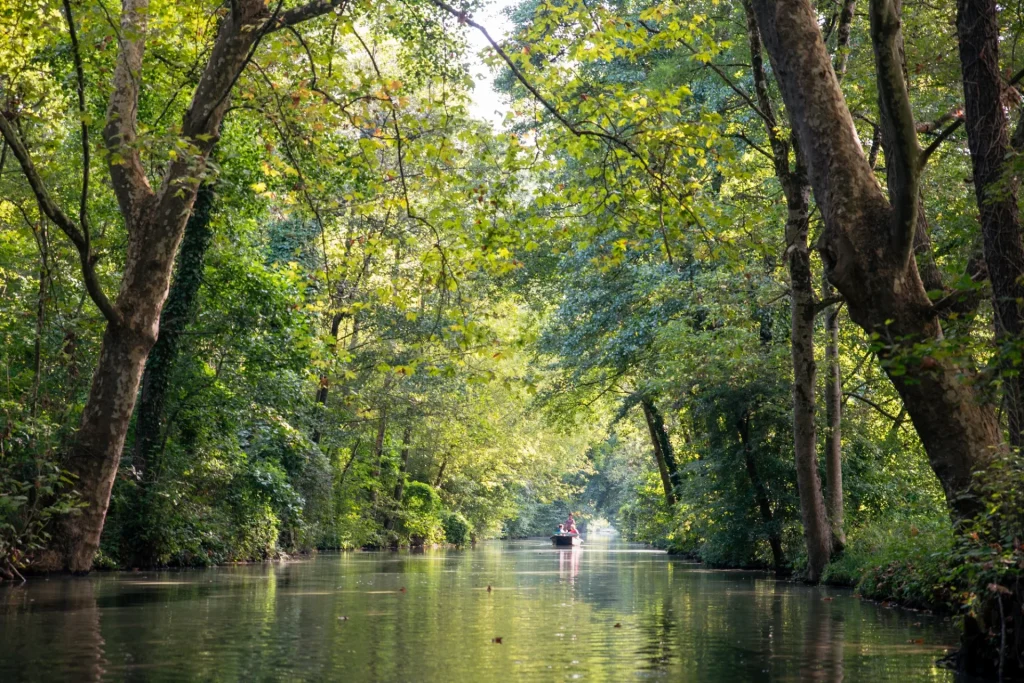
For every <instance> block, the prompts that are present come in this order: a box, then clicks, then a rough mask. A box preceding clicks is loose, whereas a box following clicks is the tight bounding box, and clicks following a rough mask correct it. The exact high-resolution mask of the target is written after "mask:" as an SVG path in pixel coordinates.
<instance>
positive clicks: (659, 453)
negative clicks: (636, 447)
mask: <svg viewBox="0 0 1024 683" xmlns="http://www.w3.org/2000/svg"><path fill="white" fill-rule="evenodd" d="M640 405H641V407H642V408H643V411H644V420H645V421H646V422H647V430H648V431H649V432H650V435H651V445H652V446H653V447H654V459H655V460H656V461H657V463H658V472H659V473H660V474H661V484H662V486H663V487H664V489H665V502H666V503H667V504H668V506H669V507H672V506H673V505H675V504H676V502H677V500H678V499H677V498H676V489H675V484H674V482H673V481H672V479H673V477H672V469H674V467H673V468H672V469H670V468H669V464H668V463H669V458H671V457H672V456H671V453H669V454H668V457H666V452H665V444H666V443H667V442H668V435H667V434H665V423H664V421H663V420H662V419H661V415H660V413H658V412H657V411H658V409H657V408H655V407H654V402H653V401H652V400H651V399H649V398H644V399H643V400H642V401H641V402H640ZM670 448H671V446H670ZM672 464H673V465H675V461H674V459H673V461H672Z"/></svg>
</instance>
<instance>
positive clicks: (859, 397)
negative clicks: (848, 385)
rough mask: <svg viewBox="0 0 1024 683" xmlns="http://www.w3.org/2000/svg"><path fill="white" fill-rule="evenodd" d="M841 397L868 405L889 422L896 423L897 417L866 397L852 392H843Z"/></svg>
mask: <svg viewBox="0 0 1024 683" xmlns="http://www.w3.org/2000/svg"><path fill="white" fill-rule="evenodd" d="M843 396H846V397H847V398H855V399H857V400H858V401H860V402H861V403H863V404H865V405H868V406H871V407H872V408H874V409H875V410H877V411H878V412H879V413H881V414H882V415H884V416H886V417H887V418H889V419H890V420H892V421H893V422H896V420H897V417H896V416H895V415H893V414H892V413H890V412H889V411H888V410H886V409H885V408H883V407H882V406H880V405H878V404H877V403H875V402H874V401H872V400H871V399H869V398H867V397H866V396H862V395H861V394H856V393H854V392H852V391H844V392H843Z"/></svg>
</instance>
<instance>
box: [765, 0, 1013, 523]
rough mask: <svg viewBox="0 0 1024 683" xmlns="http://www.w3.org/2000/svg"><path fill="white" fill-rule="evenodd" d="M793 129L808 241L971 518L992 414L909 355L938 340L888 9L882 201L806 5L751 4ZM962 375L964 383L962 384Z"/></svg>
mask: <svg viewBox="0 0 1024 683" xmlns="http://www.w3.org/2000/svg"><path fill="white" fill-rule="evenodd" d="M753 5H754V10H755V14H756V16H757V24H758V27H759V28H760V32H761V36H762V37H763V39H764V42H765V46H766V48H767V50H768V53H769V56H770V57H771V60H772V65H773V67H774V73H775V75H776V79H777V81H778V83H779V88H780V90H781V91H782V95H783V99H784V101H785V103H786V110H787V111H788V112H789V115H790V118H791V121H792V126H793V129H794V131H795V132H796V135H797V138H798V140H799V142H800V149H801V152H802V153H803V154H804V155H805V157H806V159H807V164H808V170H809V177H810V180H811V186H812V188H813V190H814V197H815V200H816V202H817V205H818V207H819V208H820V210H821V215H822V217H823V219H824V224H825V229H824V231H823V233H822V236H821V239H820V240H819V242H818V247H819V250H820V252H821V254H822V260H823V261H824V263H825V268H826V273H827V275H828V278H829V281H830V282H832V284H833V285H835V287H836V288H837V289H838V290H839V292H840V293H841V294H842V295H843V297H844V298H845V299H846V302H847V305H848V307H849V311H850V317H851V319H852V320H853V321H854V322H855V323H857V324H858V325H860V326H861V327H862V328H863V329H864V330H865V331H866V332H867V333H868V334H871V335H877V339H878V341H879V345H880V348H879V351H878V353H879V356H880V358H881V359H882V361H883V367H884V368H885V369H886V372H887V373H888V374H889V377H890V379H891V380H892V382H893V385H894V386H895V388H896V390H897V391H898V392H899V394H900V396H901V397H902V398H903V400H904V402H905V404H906V406H907V410H908V412H909V413H910V416H911V419H912V420H913V422H914V426H915V427H916V429H917V432H918V434H919V435H920V436H921V441H922V443H923V444H924V447H925V450H926V452H927V453H928V458H929V461H930V463H931V466H932V469H933V470H934V471H935V474H936V475H937V477H938V478H939V481H940V482H941V483H942V486H943V490H944V491H945V494H946V499H947V501H948V503H949V505H950V507H951V509H952V510H954V511H955V513H956V514H957V515H961V516H965V515H966V516H969V515H972V514H974V513H975V512H976V511H977V510H978V509H979V508H978V502H977V499H976V498H972V497H971V496H969V495H964V494H968V493H969V492H970V491H971V487H972V483H973V473H974V471H976V470H978V469H983V468H985V467H986V466H987V465H988V464H989V463H990V462H991V461H992V459H993V458H995V457H996V456H997V454H998V453H999V452H1001V445H1000V444H1001V439H1000V434H999V426H998V423H997V421H996V416H995V411H994V410H993V408H992V406H991V405H989V404H987V403H985V402H984V400H983V398H982V396H981V395H980V393H979V392H978V391H977V390H976V389H975V388H974V386H972V383H971V382H970V381H969V380H970V375H971V372H972V371H971V369H970V368H964V367H962V366H961V365H960V364H959V363H958V362H957V361H956V360H955V359H950V358H933V357H931V356H926V357H914V356H913V355H911V354H912V352H913V343H914V342H915V341H916V342H926V343H928V342H932V341H934V340H938V339H939V338H941V327H940V325H939V320H938V318H937V317H936V314H935V310H934V308H933V306H932V303H931V301H930V300H929V298H928V295H927V293H926V292H925V289H924V286H923V285H922V283H921V278H920V276H919V274H918V271H917V266H916V263H915V261H914V259H913V258H912V254H913V251H912V246H913V241H914V235H915V232H916V225H917V199H918V192H919V179H920V169H921V165H922V162H923V159H922V153H921V150H920V148H919V146H918V144H917V138H916V131H915V129H914V122H913V115H912V113H911V111H910V104H909V98H908V96H907V92H906V85H905V82H904V80H903V76H902V69H901V65H900V59H899V55H898V54H897V53H896V50H895V49H894V41H895V38H896V37H898V35H899V22H898V18H897V17H896V15H895V10H894V8H893V7H892V3H891V0H873V1H872V3H871V19H872V21H871V24H872V32H871V33H872V42H873V45H874V48H875V62H876V65H877V70H878V82H879V101H880V105H881V106H882V107H883V109H885V110H886V111H887V112H889V115H887V117H886V118H887V120H888V121H889V124H888V125H889V126H891V127H892V130H891V131H890V134H891V135H892V136H893V137H892V138H891V139H893V140H894V142H895V144H894V145H893V146H892V150H893V153H892V155H891V158H887V159H886V167H887V171H888V173H889V174H891V175H894V176H895V180H896V184H895V186H896V192H894V193H892V203H891V204H890V202H889V201H887V200H886V198H885V196H884V195H883V194H882V191H881V188H879V187H878V184H877V182H876V181H875V178H874V173H873V171H872V169H871V166H870V164H869V163H868V160H867V158H866V157H865V155H864V151H863V149H862V148H861V146H860V140H859V138H858V137H857V133H856V130H855V128H854V125H853V118H852V116H851V115H850V111H849V109H848V108H847V107H846V103H845V101H844V99H843V96H842V93H841V91H840V89H839V83H838V81H837V79H836V76H835V73H834V72H833V70H832V64H831V62H830V59H829V56H828V53H827V51H826V49H825V45H824V42H823V41H822V37H821V31H820V28H819V25H818V20H817V14H816V12H815V10H814V7H813V6H812V5H811V3H810V2H809V0H753ZM965 377H966V379H967V381H965Z"/></svg>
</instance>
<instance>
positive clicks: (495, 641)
mask: <svg viewBox="0 0 1024 683" xmlns="http://www.w3.org/2000/svg"><path fill="white" fill-rule="evenodd" d="M491 642H492V643H494V644H495V645H501V636H497V637H495V638H491Z"/></svg>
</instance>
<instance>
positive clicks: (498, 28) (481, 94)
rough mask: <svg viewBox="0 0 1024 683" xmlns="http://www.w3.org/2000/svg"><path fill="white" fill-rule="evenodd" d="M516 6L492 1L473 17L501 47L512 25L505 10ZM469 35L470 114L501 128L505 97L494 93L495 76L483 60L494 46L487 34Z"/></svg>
mask: <svg viewBox="0 0 1024 683" xmlns="http://www.w3.org/2000/svg"><path fill="white" fill-rule="evenodd" d="M513 4H514V0H491V2H488V3H487V5H486V6H484V8H483V9H481V10H480V11H479V12H477V13H476V14H474V15H473V20H474V21H476V22H477V23H478V24H480V25H481V26H483V27H484V28H486V29H487V32H488V33H490V34H491V37H492V38H494V39H495V40H496V41H498V42H499V43H500V42H501V41H502V40H503V39H504V38H505V35H506V34H507V33H508V30H509V28H510V25H509V24H510V22H509V21H508V19H506V18H505V16H504V15H503V14H502V10H504V9H505V8H506V7H511V6H512V5H513ZM466 35H467V37H468V38H469V52H470V55H469V72H470V74H471V75H472V76H473V81H474V83H475V87H474V90H473V101H472V103H471V104H470V106H469V112H470V114H472V115H473V117H474V118H478V119H483V120H485V121H490V123H491V125H492V126H493V127H495V128H499V127H500V126H501V122H502V120H503V119H504V118H505V112H507V111H508V106H507V105H506V103H505V101H504V96H502V95H500V94H499V93H496V92H495V91H494V88H493V84H494V74H492V73H491V70H490V69H489V68H488V67H487V66H485V65H484V63H483V62H482V61H481V60H480V52H481V50H484V49H485V48H490V45H489V44H488V43H487V39H486V38H484V36H483V34H482V33H480V31H478V30H476V29H475V28H472V27H469V30H468V32H467V34H466Z"/></svg>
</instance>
